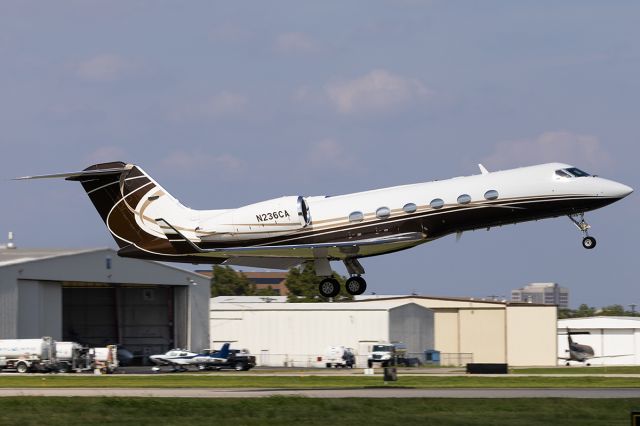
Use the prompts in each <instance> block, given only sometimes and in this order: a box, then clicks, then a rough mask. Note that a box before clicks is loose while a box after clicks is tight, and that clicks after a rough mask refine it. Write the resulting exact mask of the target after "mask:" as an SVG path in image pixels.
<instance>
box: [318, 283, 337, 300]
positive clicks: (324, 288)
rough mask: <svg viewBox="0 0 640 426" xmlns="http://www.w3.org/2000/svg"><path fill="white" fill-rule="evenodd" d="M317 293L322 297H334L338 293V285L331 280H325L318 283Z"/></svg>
mask: <svg viewBox="0 0 640 426" xmlns="http://www.w3.org/2000/svg"><path fill="white" fill-rule="evenodd" d="M318 291H319V292H320V295H321V296H323V297H336V296H337V295H338V293H340V283H339V282H338V280H335V279H333V278H325V279H324V280H322V281H320V285H319V286H318Z"/></svg>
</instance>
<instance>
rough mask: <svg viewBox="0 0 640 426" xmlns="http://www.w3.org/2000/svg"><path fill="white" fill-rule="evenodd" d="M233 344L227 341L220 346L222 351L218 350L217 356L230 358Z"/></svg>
mask: <svg viewBox="0 0 640 426" xmlns="http://www.w3.org/2000/svg"><path fill="white" fill-rule="evenodd" d="M230 345H231V344H230V343H225V344H224V345H222V347H221V348H220V351H218V352H217V353H216V358H225V359H226V358H229V346H230Z"/></svg>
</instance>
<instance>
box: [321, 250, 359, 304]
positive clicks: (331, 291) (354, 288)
mask: <svg viewBox="0 0 640 426" xmlns="http://www.w3.org/2000/svg"><path fill="white" fill-rule="evenodd" d="M326 263H327V264H328V263H329V261H328V260H327V261H326ZM344 264H345V266H346V267H347V271H348V272H349V275H351V277H350V278H349V279H348V280H347V282H346V283H345V289H346V290H347V293H349V294H350V295H352V296H359V295H361V294H363V293H364V292H365V291H366V290H367V282H366V281H365V279H364V278H362V277H361V275H362V274H364V268H363V267H362V265H361V264H360V262H358V259H345V261H344ZM317 270H318V269H316V271H317ZM329 270H330V269H329ZM318 291H319V292H320V295H321V296H323V297H327V298H330V297H336V296H337V295H338V293H340V283H339V282H338V280H336V279H335V278H325V279H323V280H322V281H321V282H320V285H319V286H318Z"/></svg>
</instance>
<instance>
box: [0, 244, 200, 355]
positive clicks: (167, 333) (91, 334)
mask: <svg viewBox="0 0 640 426" xmlns="http://www.w3.org/2000/svg"><path fill="white" fill-rule="evenodd" d="M209 298H210V286H209V280H208V279H207V278H206V277H203V276H201V275H198V274H195V273H192V272H189V271H185V270H182V269H179V268H175V267H172V266H169V265H165V264H161V263H157V262H151V261H142V260H134V259H126V258H121V257H118V255H117V253H116V252H115V251H114V250H111V249H92V250H40V249H38V250H30V249H12V248H2V249H0V338H2V339H22V338H38V337H41V336H51V337H53V338H54V339H55V340H65V341H76V342H80V343H83V344H88V345H94V346H104V345H106V344H114V343H115V344H118V345H122V346H124V347H126V348H127V349H128V350H130V351H131V352H133V353H134V355H136V356H137V357H140V358H142V357H144V356H146V355H149V354H153V353H159V352H164V351H166V350H168V349H170V348H173V347H188V348H194V349H202V348H205V347H208V346H209V344H208V340H209V338H208V335H209V324H208V301H209Z"/></svg>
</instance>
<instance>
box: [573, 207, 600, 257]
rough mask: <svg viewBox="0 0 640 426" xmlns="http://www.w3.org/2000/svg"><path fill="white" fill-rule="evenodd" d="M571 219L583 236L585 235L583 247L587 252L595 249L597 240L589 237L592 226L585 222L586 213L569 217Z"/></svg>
mask: <svg viewBox="0 0 640 426" xmlns="http://www.w3.org/2000/svg"><path fill="white" fill-rule="evenodd" d="M569 219H570V220H571V222H573V223H574V224H575V225H576V226H577V227H578V229H579V230H580V232H582V235H584V238H583V239H582V247H584V248H586V249H587V250H591V249H592V248H594V247H595V246H596V239H595V238H593V237H590V236H589V228H591V225H589V224H588V223H587V222H585V221H584V213H579V214H575V215H569Z"/></svg>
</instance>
